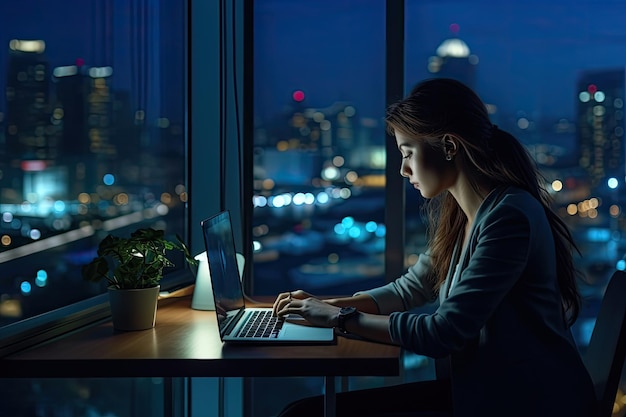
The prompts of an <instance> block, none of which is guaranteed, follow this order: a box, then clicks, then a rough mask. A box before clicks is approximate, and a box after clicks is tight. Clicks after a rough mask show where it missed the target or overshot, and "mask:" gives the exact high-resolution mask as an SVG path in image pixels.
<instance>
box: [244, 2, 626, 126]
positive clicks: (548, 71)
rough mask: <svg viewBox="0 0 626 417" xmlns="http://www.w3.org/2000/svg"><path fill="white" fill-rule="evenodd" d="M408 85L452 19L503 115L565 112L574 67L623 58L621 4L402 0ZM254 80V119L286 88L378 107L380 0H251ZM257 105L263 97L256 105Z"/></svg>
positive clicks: (281, 99) (284, 96) (312, 97)
mask: <svg viewBox="0 0 626 417" xmlns="http://www.w3.org/2000/svg"><path fill="white" fill-rule="evenodd" d="M405 4H406V10H407V12H406V16H407V18H406V28H405V33H406V37H405V51H406V54H405V63H406V81H407V86H409V87H410V86H412V85H413V84H414V83H415V82H417V81H418V80H420V79H423V78H427V77H429V76H430V73H429V72H428V71H427V68H426V65H427V60H428V57H429V56H431V55H434V53H435V49H436V48H437V46H438V45H439V44H440V43H441V42H442V41H443V40H444V39H446V38H449V37H451V32H450V29H449V27H450V25H451V24H452V23H456V24H458V25H459V26H460V31H459V37H460V38H461V39H463V40H464V41H465V42H466V43H467V44H468V46H469V47H470V49H471V52H472V53H473V54H475V55H477V56H478V57H479V59H480V62H479V64H478V68H477V85H476V89H477V90H478V92H479V94H480V95H481V96H482V97H483V99H484V100H485V101H487V102H490V103H495V104H497V106H498V107H499V109H500V110H501V112H503V113H508V114H514V113H516V112H518V111H523V112H525V113H526V114H527V115H530V116H532V115H535V114H543V115H544V116H548V117H554V118H556V119H558V118H561V117H569V118H572V117H573V116H574V98H575V97H576V95H577V92H576V91H575V90H576V88H575V86H576V80H577V77H578V74H579V73H580V71H583V70H587V69H606V68H615V67H621V66H624V65H625V64H626V25H624V23H623V19H624V16H626V2H623V1H604V0H603V1H590V0H585V1H580V0H579V1H571V0H570V1H564V0H551V1H549V2H546V1H540V0H532V1H525V2H519V1H499V2H496V1H493V0H471V1H470V0H464V1H459V0H457V1H453V0H429V1H423V0H421V1H418V0H407V1H406V2H405ZM255 7H256V19H257V28H256V31H255V59H256V63H257V66H256V68H255V74H256V78H255V82H256V87H257V88H256V94H257V102H256V103H257V104H256V107H257V109H258V110H257V112H258V113H260V115H267V114H265V113H267V112H270V111H274V110H275V109H276V108H280V106H281V105H284V103H285V101H287V100H288V99H289V97H290V94H291V92H292V91H293V90H294V89H302V90H304V91H305V93H306V94H307V104H309V105H311V106H313V107H324V106H327V105H329V104H330V103H331V102H332V101H335V100H346V98H349V99H350V100H352V101H353V102H354V103H355V104H356V105H357V109H358V110H359V111H360V112H361V114H362V115H365V116H369V117H380V116H382V114H383V112H384V79H383V77H384V73H385V69H384V51H385V41H384V39H385V33H384V24H385V15H384V1H380V0H352V1H346V0H343V1H337V0H318V1H315V2H293V1H284V0H283V1H281V0H266V1H257V2H256V6H255ZM260 101H263V103H261V102H260Z"/></svg>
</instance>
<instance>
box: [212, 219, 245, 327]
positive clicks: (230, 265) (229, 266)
mask: <svg viewBox="0 0 626 417" xmlns="http://www.w3.org/2000/svg"><path fill="white" fill-rule="evenodd" d="M202 232H203V235H204V244H205V246H206V253H207V260H208V264H209V270H210V272H211V285H212V286H213V294H214V295H215V312H216V314H217V317H218V323H219V326H220V334H223V333H224V330H225V328H226V327H228V325H229V324H230V321H231V320H232V319H233V318H234V317H235V316H236V315H237V313H239V311H240V310H241V309H242V308H243V307H244V299H243V290H242V288H241V281H240V279H239V268H238V266H237V254H236V252H235V240H234V238H233V228H232V224H231V220H230V212H228V211H223V212H221V213H219V214H216V215H215V216H213V217H210V218H208V219H206V220H204V221H203V222H202Z"/></svg>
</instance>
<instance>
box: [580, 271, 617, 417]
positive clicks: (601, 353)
mask: <svg viewBox="0 0 626 417" xmlns="http://www.w3.org/2000/svg"><path fill="white" fill-rule="evenodd" d="M625 357H626V272H624V271H615V272H614V273H613V275H612V276H611V279H610V280H609V284H608V286H607V288H606V290H605V292H604V296H603V298H602V303H601V304H600V310H599V313H598V316H597V318H596V323H595V326H594V328H593V332H592V334H591V339H590V341H589V347H588V348H587V351H586V353H585V355H584V360H585V365H586V367H587V370H588V371H589V374H590V375H591V379H592V380H593V383H594V385H595V389H596V398H597V399H598V414H597V417H611V415H612V413H613V404H614V402H615V397H616V395H617V389H618V385H619V382H620V379H621V376H622V370H623V366H624V358H625Z"/></svg>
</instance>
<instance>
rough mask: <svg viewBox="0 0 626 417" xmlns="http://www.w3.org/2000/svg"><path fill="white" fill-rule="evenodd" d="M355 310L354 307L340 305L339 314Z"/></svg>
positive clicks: (351, 312) (346, 313) (345, 314)
mask: <svg viewBox="0 0 626 417" xmlns="http://www.w3.org/2000/svg"><path fill="white" fill-rule="evenodd" d="M355 312H356V307H342V308H341V310H340V311H339V314H341V315H342V316H347V315H350V314H353V313H355Z"/></svg>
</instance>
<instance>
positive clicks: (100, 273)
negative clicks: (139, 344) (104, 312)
mask: <svg viewBox="0 0 626 417" xmlns="http://www.w3.org/2000/svg"><path fill="white" fill-rule="evenodd" d="M171 250H177V251H180V252H182V253H183V255H184V256H185V260H186V261H187V262H188V263H190V264H192V265H195V264H197V263H198V261H196V260H195V259H194V258H193V257H192V256H191V255H190V253H189V249H188V248H187V246H186V245H185V244H184V243H183V241H182V239H181V238H180V236H178V235H177V236H176V241H169V240H167V239H165V233H164V232H163V230H155V229H152V228H143V229H137V230H135V231H134V232H133V233H131V235H130V237H129V238H122V237H117V236H113V235H111V234H109V235H108V236H107V237H105V238H104V239H103V240H102V241H100V244H99V245H98V253H97V256H96V257H95V258H94V259H93V260H91V262H89V263H88V264H86V265H84V266H83V269H82V274H83V278H84V279H86V280H89V281H93V282H99V281H101V280H103V279H105V280H106V281H107V282H108V284H109V285H108V293H109V302H110V305H111V315H112V318H113V326H114V327H115V328H116V329H119V330H143V329H148V328H151V327H154V323H155V319H156V308H157V301H158V296H159V290H160V288H161V286H160V281H161V278H163V269H164V268H165V267H171V266H174V264H173V263H172V261H170V259H169V258H168V257H167V254H168V251H171Z"/></svg>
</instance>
